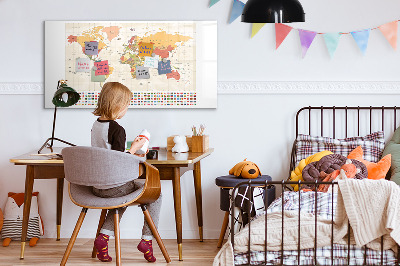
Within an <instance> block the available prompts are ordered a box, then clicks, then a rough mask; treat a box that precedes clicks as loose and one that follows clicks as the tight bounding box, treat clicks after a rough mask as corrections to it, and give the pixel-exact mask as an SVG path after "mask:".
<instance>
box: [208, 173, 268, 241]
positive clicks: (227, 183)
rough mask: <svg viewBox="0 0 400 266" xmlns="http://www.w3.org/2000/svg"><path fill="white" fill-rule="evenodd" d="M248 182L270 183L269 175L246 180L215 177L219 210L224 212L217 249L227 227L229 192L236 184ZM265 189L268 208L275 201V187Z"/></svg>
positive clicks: (234, 177)
mask: <svg viewBox="0 0 400 266" xmlns="http://www.w3.org/2000/svg"><path fill="white" fill-rule="evenodd" d="M249 180H251V181H252V182H253V181H263V182H265V181H266V180H268V181H272V178H271V177H270V176H269V175H261V176H259V177H257V178H254V179H246V178H241V177H236V176H234V175H226V176H220V177H217V178H216V179H215V184H216V185H217V186H219V187H220V209H221V210H222V211H225V217H224V221H223V222H222V228H221V234H220V235H219V240H218V245H217V247H218V248H220V247H221V246H222V242H223V241H224V237H225V232H226V228H227V227H228V222H229V207H230V199H229V192H230V190H231V189H233V188H234V187H235V186H236V185H237V184H239V183H242V182H247V181H249ZM259 186H261V185H259ZM254 187H257V185H254ZM267 189H268V199H266V200H267V206H269V204H271V203H272V202H273V201H274V200H275V186H270V187H268V188H267ZM264 193H265V191H264Z"/></svg>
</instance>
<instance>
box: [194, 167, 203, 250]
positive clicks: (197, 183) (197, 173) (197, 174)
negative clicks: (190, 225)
mask: <svg viewBox="0 0 400 266" xmlns="http://www.w3.org/2000/svg"><path fill="white" fill-rule="evenodd" d="M193 177H194V191H195V194H196V208H197V220H198V225H199V235H200V242H203V203H202V196H201V169H200V161H199V162H197V163H195V164H194V169H193Z"/></svg>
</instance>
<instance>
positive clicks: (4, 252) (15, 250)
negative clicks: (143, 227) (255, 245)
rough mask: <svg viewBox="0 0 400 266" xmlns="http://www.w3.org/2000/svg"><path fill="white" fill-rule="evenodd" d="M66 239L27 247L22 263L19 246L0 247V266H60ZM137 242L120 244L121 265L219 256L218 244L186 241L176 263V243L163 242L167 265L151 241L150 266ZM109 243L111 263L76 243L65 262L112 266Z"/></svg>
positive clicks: (85, 242) (86, 242)
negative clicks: (154, 259) (94, 255)
mask: <svg viewBox="0 0 400 266" xmlns="http://www.w3.org/2000/svg"><path fill="white" fill-rule="evenodd" d="M68 241H69V239H61V241H56V240H55V239H40V240H39V242H38V244H37V246H36V247H29V246H27V247H26V249H25V259H23V260H20V259H19V254H20V247H21V244H20V242H17V241H12V242H11V244H10V246H9V247H3V246H0V265H2V266H3V265H60V262H61V258H62V256H63V255H64V251H65V248H66V246H67V244H68ZM139 241H140V240H125V239H122V240H121V247H122V264H123V265H146V266H149V265H155V264H157V265H169V266H172V265H185V266H186V265H188V266H191V265H212V262H213V259H214V257H215V255H216V254H217V253H218V251H219V249H217V242H218V241H217V240H214V239H212V240H204V242H200V241H199V240H187V239H185V240H184V241H183V261H178V247H177V244H176V240H172V239H171V240H169V239H168V240H163V241H164V244H165V246H166V248H167V250H168V253H169V256H170V257H171V260H172V262H171V263H170V264H167V263H166V262H165V260H164V257H163V256H162V254H161V251H160V249H159V248H158V245H157V242H155V241H154V243H153V248H154V254H155V257H156V258H157V261H156V263H154V264H149V263H148V262H147V261H146V260H145V259H144V258H143V254H142V253H141V252H139V251H138V250H137V249H136V246H137V244H138V243H139ZM113 242H114V241H113V239H111V241H110V247H109V251H110V255H111V257H113V262H111V263H104V262H101V261H99V260H97V258H96V259H92V258H91V254H92V247H93V240H92V239H77V240H76V242H75V245H74V248H73V249H72V252H71V255H70V257H69V259H68V263H67V265H102V266H104V265H115V262H114V259H115V258H114V254H115V253H114V243H113Z"/></svg>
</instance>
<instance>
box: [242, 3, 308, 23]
mask: <svg viewBox="0 0 400 266" xmlns="http://www.w3.org/2000/svg"><path fill="white" fill-rule="evenodd" d="M304 15H305V14H304V10H303V7H302V5H301V4H300V2H299V1H298V0H249V1H248V2H247V3H246V5H245V6H244V8H243V13H242V22H248V23H290V22H304Z"/></svg>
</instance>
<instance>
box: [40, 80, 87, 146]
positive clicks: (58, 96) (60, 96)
mask: <svg viewBox="0 0 400 266" xmlns="http://www.w3.org/2000/svg"><path fill="white" fill-rule="evenodd" d="M80 98H81V96H80V95H79V93H77V92H76V91H75V90H74V89H73V88H71V87H68V85H67V83H66V80H59V81H58V84H57V90H56V92H55V93H54V96H53V100H52V102H53V104H54V118H53V131H52V134H51V138H48V139H47V140H46V141H45V143H44V144H43V145H42V147H41V148H40V149H39V151H38V153H40V152H41V151H42V150H43V149H44V148H45V147H48V148H50V150H51V151H52V152H53V141H54V140H58V141H60V142H62V143H65V144H68V145H70V146H75V145H74V144H72V143H69V142H67V141H65V140H62V139H59V138H55V137H54V130H55V128H56V117H57V107H69V106H71V105H74V104H76V103H77V102H78V101H79V99H80ZM49 141H51V143H50V144H49Z"/></svg>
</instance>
